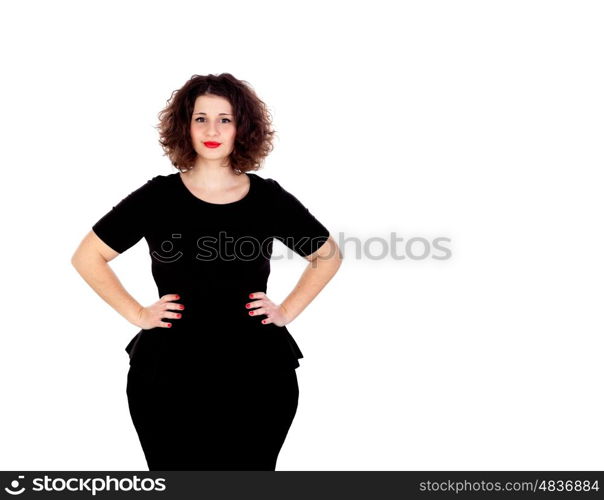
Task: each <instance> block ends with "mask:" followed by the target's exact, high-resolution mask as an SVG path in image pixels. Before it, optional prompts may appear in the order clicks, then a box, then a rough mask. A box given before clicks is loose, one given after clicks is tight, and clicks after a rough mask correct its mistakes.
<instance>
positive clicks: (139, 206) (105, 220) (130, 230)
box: [92, 176, 159, 253]
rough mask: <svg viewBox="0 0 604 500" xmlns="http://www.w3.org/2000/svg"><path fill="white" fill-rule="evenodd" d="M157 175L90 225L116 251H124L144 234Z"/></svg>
mask: <svg viewBox="0 0 604 500" xmlns="http://www.w3.org/2000/svg"><path fill="white" fill-rule="evenodd" d="M158 177H159V176H156V177H154V178H153V179H150V180H148V181H147V182H146V184H144V185H142V186H141V187H139V188H138V189H136V190H134V191H132V192H131V193H130V194H129V195H128V196H126V197H125V198H124V199H123V200H121V201H120V202H119V203H118V204H117V205H115V206H114V207H113V208H112V209H111V210H110V211H109V212H107V213H106V214H105V215H103V217H101V218H100V219H99V220H98V221H97V222H96V223H95V224H94V225H93V226H92V230H93V231H94V233H95V234H96V235H97V236H98V237H99V238H100V239H101V240H103V241H104V242H105V243H106V244H107V245H109V246H110V247H111V248H113V250H115V251H116V252H118V253H124V252H125V251H126V250H128V249H129V248H130V247H132V246H134V245H135V244H136V243H138V242H139V241H140V240H141V238H142V237H143V236H144V235H145V231H146V226H147V223H146V221H147V220H148V218H149V208H150V207H151V206H152V202H153V191H154V189H153V188H154V185H155V181H156V179H157V178H158Z"/></svg>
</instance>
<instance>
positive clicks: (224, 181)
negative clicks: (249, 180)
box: [181, 157, 241, 189]
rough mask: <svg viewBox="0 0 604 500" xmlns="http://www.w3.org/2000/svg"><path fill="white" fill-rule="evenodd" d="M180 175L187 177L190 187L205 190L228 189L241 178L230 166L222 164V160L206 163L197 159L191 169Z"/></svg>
mask: <svg viewBox="0 0 604 500" xmlns="http://www.w3.org/2000/svg"><path fill="white" fill-rule="evenodd" d="M181 175H183V176H185V177H187V178H188V179H189V180H190V181H191V184H192V185H194V186H200V187H201V186H203V187H204V188H206V189H221V188H225V187H227V188H228V187H231V186H233V185H234V184H238V183H239V182H240V180H239V179H240V178H241V174H237V173H235V172H234V171H233V169H232V168H231V166H230V164H228V163H226V164H225V163H223V160H216V161H208V160H205V159H202V158H199V157H198V158H197V160H196V161H195V165H194V166H193V168H192V169H191V170H187V171H186V172H184V173H182V174H181Z"/></svg>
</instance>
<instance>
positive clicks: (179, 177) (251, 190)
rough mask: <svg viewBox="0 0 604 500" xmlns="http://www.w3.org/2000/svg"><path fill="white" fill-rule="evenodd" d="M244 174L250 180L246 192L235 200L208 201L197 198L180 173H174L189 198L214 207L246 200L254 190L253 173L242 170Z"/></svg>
mask: <svg viewBox="0 0 604 500" xmlns="http://www.w3.org/2000/svg"><path fill="white" fill-rule="evenodd" d="M244 174H245V175H247V176H248V178H249V180H250V185H249V187H248V190H247V193H245V195H244V196H243V197H242V198H240V199H238V200H235V201H231V202H229V203H212V202H209V201H206V200H204V199H202V198H199V197H198V196H197V195H195V194H193V192H192V191H191V190H190V189H189V188H188V187H187V185H186V184H185V183H184V181H183V180H182V177H181V175H180V173H179V172H176V173H175V174H174V175H175V176H176V182H177V183H178V185H179V186H181V188H182V189H183V191H184V192H185V193H186V194H187V195H188V197H189V198H191V199H192V200H193V201H195V202H198V203H202V204H203V205H208V206H214V207H229V206H234V205H239V204H240V203H243V202H245V201H246V200H248V199H249V198H250V197H251V195H252V193H253V191H254V175H253V174H248V173H247V172H244Z"/></svg>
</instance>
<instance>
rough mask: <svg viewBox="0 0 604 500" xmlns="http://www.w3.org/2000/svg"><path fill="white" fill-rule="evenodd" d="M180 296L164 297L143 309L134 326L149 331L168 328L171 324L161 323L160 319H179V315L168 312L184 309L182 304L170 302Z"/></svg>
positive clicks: (173, 294) (171, 294)
mask: <svg viewBox="0 0 604 500" xmlns="http://www.w3.org/2000/svg"><path fill="white" fill-rule="evenodd" d="M179 298H180V296H179V295H178V294H175V293H170V294H167V295H164V296H163V297H162V298H161V299H159V300H158V301H157V302H155V303H154V304H152V305H150V306H147V307H143V308H142V309H141V310H140V311H139V313H138V320H137V322H136V325H137V326H138V327H139V328H141V329H143V330H150V329H151V328H157V327H159V328H170V327H171V326H172V323H168V322H165V321H162V318H173V319H179V318H180V317H181V314H180V313H174V312H170V310H174V309H175V310H182V309H184V308H185V306H183V305H182V304H177V303H176V302H172V301H173V300H178V299H179Z"/></svg>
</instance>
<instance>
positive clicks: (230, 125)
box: [191, 95, 236, 160]
mask: <svg viewBox="0 0 604 500" xmlns="http://www.w3.org/2000/svg"><path fill="white" fill-rule="evenodd" d="M235 133H236V130H235V117H234V115H233V108H232V106H231V103H230V102H229V101H228V100H227V99H225V98H224V97H219V96H215V95H201V96H199V97H198V98H197V99H196V100H195V106H194V107H193V115H192V116H191V141H192V143H193V148H194V149H195V151H196V152H197V154H198V155H199V156H201V157H202V158H205V159H208V160H217V159H221V158H227V157H228V156H229V155H230V154H231V152H232V151H233V149H234V147H235ZM204 143H219V146H217V147H211V146H212V144H204Z"/></svg>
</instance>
